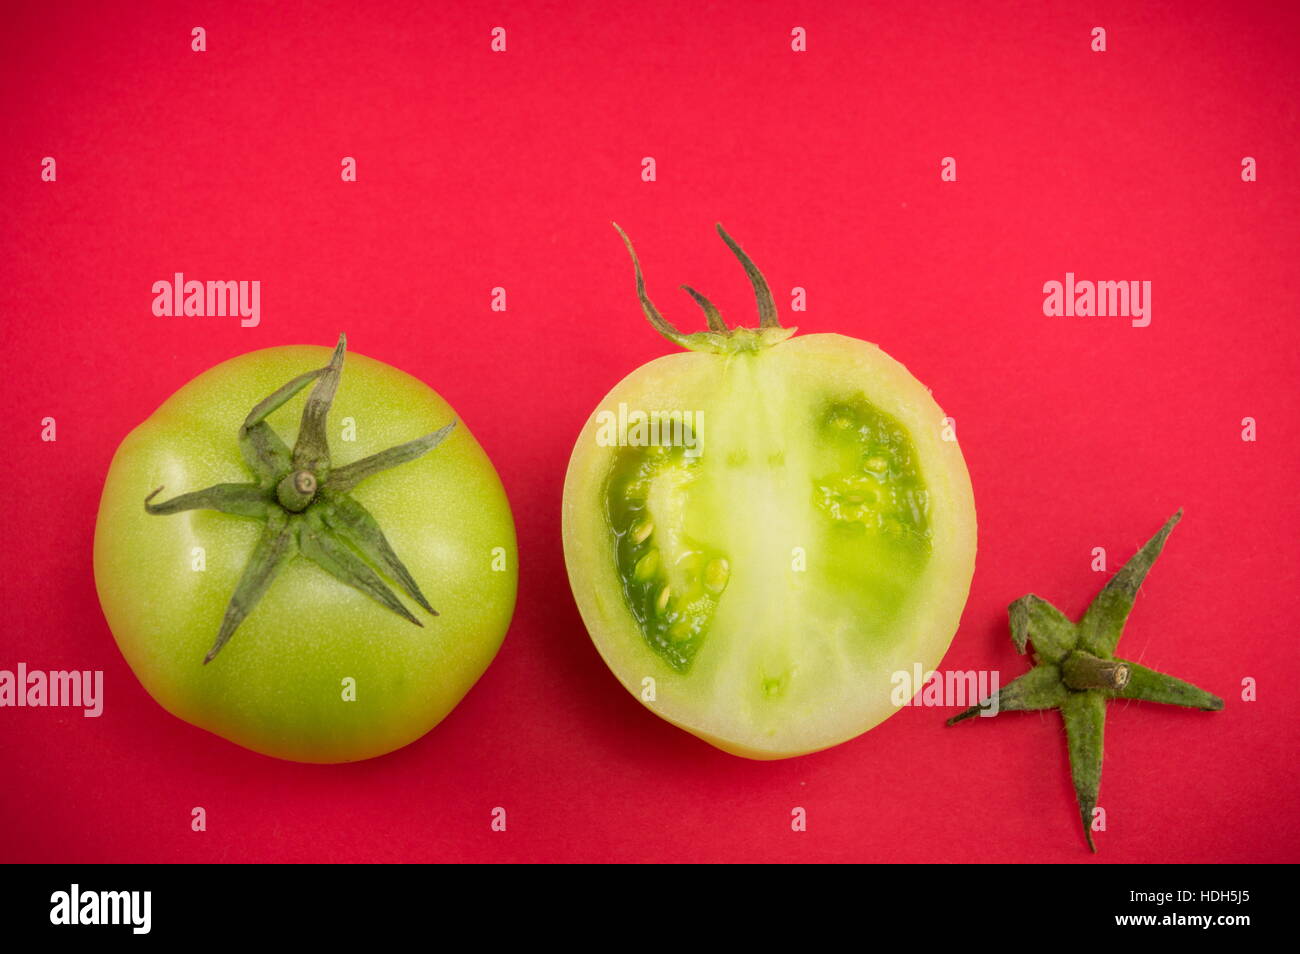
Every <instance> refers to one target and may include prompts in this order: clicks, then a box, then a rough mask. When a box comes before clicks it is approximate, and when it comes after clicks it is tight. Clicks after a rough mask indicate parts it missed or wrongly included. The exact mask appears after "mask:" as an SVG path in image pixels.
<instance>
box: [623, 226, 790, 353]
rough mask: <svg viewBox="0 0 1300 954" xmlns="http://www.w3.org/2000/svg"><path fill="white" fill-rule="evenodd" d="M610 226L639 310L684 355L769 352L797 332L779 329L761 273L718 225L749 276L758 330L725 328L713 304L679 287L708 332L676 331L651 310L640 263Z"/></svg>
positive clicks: (701, 296) (724, 239) (655, 309)
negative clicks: (622, 250)
mask: <svg viewBox="0 0 1300 954" xmlns="http://www.w3.org/2000/svg"><path fill="white" fill-rule="evenodd" d="M610 224H611V225H613V226H614V228H615V229H617V230H618V234H619V235H620V236H622V238H623V244H624V245H626V246H627V251H628V254H629V255H631V256H632V267H633V268H634V269H635V270H636V294H637V297H638V298H639V299H641V310H642V311H644V312H645V316H646V318H648V319H649V320H650V324H651V325H653V326H654V329H655V330H656V331H657V332H659V333H660V334H661V335H663V336H664V337H665V338H667V339H668V340H669V341H671V342H673V343H674V344H677V345H680V346H681V347H683V348H686V349H687V350H688V351H706V352H711V353H713V354H739V353H742V352H746V351H750V352H752V351H761V350H762V349H764V348H770V347H772V346H773V345H777V344H780V343H781V342H782V341H785V340H787V339H788V338H790V337H791V336H792V335H794V333H795V332H796V331H798V330H799V329H798V328H782V327H781V322H780V321H779V320H778V319H777V317H776V303H775V301H773V299H772V290H771V289H770V288H769V287H768V285H767V280H766V279H765V278H764V277H763V273H762V272H760V271H759V270H758V267H757V266H756V265H755V264H754V263H753V261H752V260H751V259H750V257H749V256H748V255H746V254H745V250H744V249H742V248H741V247H740V246H739V245H737V244H736V242H735V240H734V239H732V237H731V236H730V235H728V234H727V232H726V230H725V229H724V228H723V227H722V224H721V223H718V224H717V226H716V227H717V229H718V234H719V235H721V236H722V240H723V241H724V242H726V243H727V247H728V248H729V249H731V251H732V252H733V253H734V254H735V256H736V258H738V259H740V264H741V265H742V266H744V269H745V274H746V275H747V276H749V282H750V284H751V285H753V286H754V297H755V298H756V299H757V301H758V327H757V328H742V327H735V328H729V327H727V323H726V322H725V321H723V319H722V315H721V313H720V312H719V311H718V309H717V307H716V306H715V305H714V304H713V302H711V301H709V300H708V299H707V298H705V297H704V296H703V295H701V294H700V293H699V292H697V291H696V290H695V289H694V288H691V287H690V286H689V285H682V286H681V287H682V290H683V291H685V292H686V293H687V294H688V295H690V296H691V297H692V298H694V299H695V302H696V304H698V305H699V306H700V307H701V308H703V309H704V318H705V321H707V322H708V325H709V330H708V331H697V332H695V333H693V334H686V333H684V332H682V331H679V330H678V329H677V328H676V327H675V326H674V325H673V324H671V323H670V322H669V321H668V320H667V319H666V318H664V316H663V315H662V314H661V313H660V312H659V309H658V308H656V307H655V306H654V302H652V301H651V300H650V297H649V296H648V295H647V294H646V290H645V278H644V276H642V274H641V263H640V262H639V261H638V260H637V257H636V251H635V249H633V248H632V240H631V239H629V238H628V237H627V233H626V232H624V231H623V230H622V229H621V228H619V225H618V223H617V222H611V223H610Z"/></svg>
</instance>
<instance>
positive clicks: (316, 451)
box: [94, 336, 518, 762]
mask: <svg viewBox="0 0 1300 954" xmlns="http://www.w3.org/2000/svg"><path fill="white" fill-rule="evenodd" d="M345 349H346V342H345V339H344V338H343V337H342V336H340V339H339V343H338V347H336V348H335V349H334V350H333V352H332V353H331V351H330V350H329V349H327V348H319V347H279V348H268V349H265V350H262V351H254V352H251V353H249V354H245V355H242V356H240V357H237V358H234V359H232V360H230V361H226V362H225V363H223V364H220V365H217V366H216V367H214V368H212V369H210V370H208V371H206V372H205V373H203V374H201V375H199V376H198V377H197V378H195V379H194V380H192V381H190V382H189V383H188V384H186V385H185V386H184V387H182V388H181V389H180V390H179V391H177V392H176V393H175V394H173V395H172V396H171V397H170V398H168V399H167V401H166V402H165V403H164V404H163V405H162V406H161V407H160V408H159V409H158V410H157V411H156V412H155V413H154V414H153V415H152V416H150V417H149V418H148V420H146V421H145V422H144V423H143V424H141V425H140V426H139V427H137V428H136V429H135V430H133V431H132V432H131V433H130V434H129V435H127V437H126V439H125V440H123V441H122V444H121V446H120V447H119V448H118V449H117V453H116V455H115V456H114V458H113V462H112V465H111V467H110V469H109V473H108V477H107V479H106V481H105V484H104V492H103V496H102V499H101V502H100V508H99V517H98V520H97V522H96V526H95V553H94V563H95V584H96V587H97V589H98V591H99V599H100V603H101V605H102V607H103V609H104V615H105V617H106V618H107V620H108V624H109V627H110V629H111V630H112V632H113V635H114V637H115V638H116V640H117V643H118V646H119V647H120V648H121V650H122V654H123V655H124V656H125V657H126V661H127V663H128V664H129V665H130V667H131V669H132V670H133V671H134V672H135V674H136V676H137V677H138V678H139V680H140V682H141V683H142V684H143V685H144V687H145V689H146V690H148V692H149V694H150V695H151V696H153V698H154V699H156V700H157V701H158V702H159V703H160V704H161V705H162V706H163V707H164V708H165V709H167V710H168V711H170V712H172V713H173V714H175V715H177V716H179V717H180V718H182V719H184V720H185V721H187V722H190V723H193V724H194V725H196V726H199V727H201V728H204V729H207V730H209V731H211V732H214V733H216V734H218V735H220V736H223V737H225V738H227V739H230V740H231V741H233V742H236V743H238V744H239V745H242V746H245V747H247V748H249V749H253V750H254V751H257V752H261V753H264V754H267V755H272V756H276V757H279V758H284V759H292V760H294V761H301V762H348V761H354V760H358V759H365V758H370V757H372V756H377V755H382V754H384V753H385V752H390V751H392V750H394V749H397V748H399V747H401V746H404V745H406V744H407V743H409V742H412V741H413V740H415V739H418V738H419V737H420V736H422V735H424V734H425V733H426V732H428V731H429V729H431V728H433V726H434V725H436V724H437V723H438V722H439V721H441V720H442V719H443V717H444V716H446V715H447V714H448V713H449V712H450V711H451V710H452V709H453V708H454V707H455V706H456V704H457V703H458V702H459V701H460V700H461V698H462V697H463V696H464V695H465V693H466V692H468V691H469V688H470V687H471V686H472V685H473V684H474V683H475V681H477V679H478V678H479V676H481V675H482V674H483V672H484V670H485V669H486V668H487V666H488V664H489V663H490V662H491V661H492V659H493V657H494V656H495V655H496V652H497V650H498V649H499V648H500V646H501V642H502V640H503V639H504V637H505V633H506V629H507V627H508V625H509V623H510V617H511V614H512V612H513V610H514V604H515V592H516V585H517V580H518V568H517V563H516V552H515V530H514V521H513V519H512V516H511V513H510V506H509V504H508V502H507V500H506V495H505V491H504V489H503V488H502V486H501V481H500V480H499V478H498V477H497V474H496V471H495V470H494V469H493V467H492V464H491V462H490V461H489V460H488V457H487V455H486V454H485V453H484V451H483V449H482V447H480V446H479V444H478V442H477V441H475V439H474V437H473V435H471V434H470V432H469V430H468V429H467V428H466V427H465V424H464V422H462V421H459V420H457V416H456V414H455V412H454V411H453V410H452V408H451V406H450V405H448V404H447V402H446V401H444V400H443V399H442V398H441V397H439V396H438V395H437V394H436V393H434V391H432V390H431V389H430V388H429V387H427V386H426V385H424V384H423V383H421V382H420V381H418V380H417V379H415V378H413V377H411V376H410V375H407V374H405V373H403V372H401V371H399V370H397V369H396V368H393V367H391V366H389V365H387V364H383V363H381V362H379V361H375V360H372V359H370V358H366V357H363V356H361V355H357V354H346V355H345ZM345 357H346V362H345Z"/></svg>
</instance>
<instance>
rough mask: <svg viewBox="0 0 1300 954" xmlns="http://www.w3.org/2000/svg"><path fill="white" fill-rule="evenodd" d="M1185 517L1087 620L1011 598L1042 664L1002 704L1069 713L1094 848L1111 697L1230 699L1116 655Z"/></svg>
mask: <svg viewBox="0 0 1300 954" xmlns="http://www.w3.org/2000/svg"><path fill="white" fill-rule="evenodd" d="M1182 516H1183V512H1182V510H1179V511H1178V512H1177V513H1176V514H1174V515H1173V516H1172V517H1170V518H1169V520H1168V522H1166V523H1165V525H1164V526H1163V527H1161V528H1160V531H1159V532H1158V533H1157V534H1156V535H1155V536H1154V537H1152V538H1151V539H1150V540H1148V541H1147V543H1146V545H1145V546H1144V547H1142V549H1140V550H1139V551H1138V552H1137V553H1136V554H1135V555H1134V557H1133V559H1131V560H1129V561H1128V563H1126V564H1124V567H1123V568H1122V569H1121V570H1120V571H1119V572H1118V573H1116V574H1115V575H1114V576H1113V577H1112V578H1111V580H1110V582H1109V583H1107V584H1106V586H1105V587H1104V588H1103V589H1102V591H1101V592H1100V593H1098V594H1097V598H1096V599H1094V600H1093V601H1092V605H1091V606H1089V607H1088V611H1087V612H1086V613H1085V614H1084V616H1083V619H1081V620H1080V621H1079V622H1078V623H1072V622H1070V620H1068V619H1067V618H1066V617H1065V615H1064V614H1062V613H1061V611H1060V610H1058V609H1057V608H1056V607H1054V606H1053V605H1052V604H1051V603H1048V602H1047V601H1046V600H1044V599H1040V598H1039V597H1037V596H1034V595H1033V594H1032V593H1031V594H1030V595H1028V596H1023V597H1021V598H1020V599H1018V600H1016V601H1015V602H1014V603H1012V604H1011V606H1010V608H1009V610H1010V614H1011V642H1012V643H1014V644H1015V647H1016V652H1019V653H1024V651H1025V644H1026V642H1033V644H1034V659H1035V665H1034V668H1033V669H1031V670H1030V671H1029V672H1027V673H1026V674H1025V675H1023V676H1021V677H1020V678H1019V679H1016V680H1014V681H1012V682H1010V683H1008V684H1007V685H1005V686H1003V687H1002V689H1001V690H1000V691H999V692H998V698H997V711H998V712H999V713H1000V712H1016V711H1026V710H1033V709H1060V710H1061V716H1062V718H1064V720H1065V733H1066V740H1067V742H1068V745H1069V752H1070V774H1071V775H1072V776H1073V779H1074V792H1075V795H1076V796H1077V797H1078V800H1079V814H1080V817H1081V818H1082V819H1083V830H1084V834H1085V835H1086V836H1087V839H1088V847H1089V848H1091V849H1092V850H1093V851H1096V850H1097V846H1096V845H1095V844H1094V843H1093V840H1092V812H1093V809H1094V808H1096V806H1097V792H1098V791H1099V789H1100V788H1101V752H1102V735H1103V731H1104V729H1105V725H1106V703H1107V702H1109V701H1110V700H1111V699H1142V700H1145V701H1147V702H1167V703H1169V704H1171V705H1176V706H1187V707H1188V708H1192V709H1207V710H1219V709H1222V708H1223V700H1222V699H1220V698H1219V697H1218V696H1214V695H1211V694H1210V693H1208V692H1205V691H1204V690H1203V689H1198V688H1197V687H1196V686H1193V685H1192V684H1191V683H1188V682H1183V680H1181V679H1176V678H1174V677H1173V676H1166V675H1165V674H1164V673H1159V672H1156V671H1154V670H1152V669H1147V668H1146V667H1145V666H1139V665H1138V664H1137V663H1134V662H1128V661H1127V660H1124V659H1117V658H1115V645H1116V644H1117V643H1118V642H1119V637H1120V634H1121V633H1122V632H1123V631H1124V623H1125V621H1126V620H1127V619H1128V614H1129V612H1130V611H1131V610H1132V609H1133V601H1134V599H1135V598H1136V597H1137V592H1138V588H1139V587H1140V586H1141V585H1142V581H1143V580H1144V579H1145V578H1146V575H1147V572H1148V571H1149V570H1150V569H1151V565H1152V564H1153V563H1155V560H1156V557H1158V556H1159V555H1160V551H1161V550H1162V549H1163V548H1164V545H1165V540H1166V539H1167V538H1168V536H1169V532H1170V531H1171V530H1173V528H1174V524H1176V523H1177V522H1178V521H1179V520H1180V519H1181V518H1182ZM991 702H992V700H991V699H990V700H985V701H984V702H982V703H981V704H980V705H978V706H973V707H971V708H970V709H967V710H966V711H965V712H963V713H961V714H960V715H957V716H954V717H953V718H951V719H949V720H948V725H953V724H955V723H957V722H961V721H962V720H963V719H969V718H970V717H971V716H975V715H978V714H979V713H980V712H981V710H983V709H986V708H988V707H989V705H990V703H991Z"/></svg>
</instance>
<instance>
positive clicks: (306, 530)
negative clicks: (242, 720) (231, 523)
mask: <svg viewBox="0 0 1300 954" xmlns="http://www.w3.org/2000/svg"><path fill="white" fill-rule="evenodd" d="M346 349H347V338H346V336H344V335H339V343H338V345H337V347H335V349H334V354H333V356H332V357H331V358H330V363H329V364H328V365H327V366H326V367H324V368H320V369H318V370H316V371H308V372H307V373H306V374H300V375H298V377H296V378H294V379H293V380H292V381H290V382H289V383H287V384H285V385H284V386H283V387H281V388H280V389H278V390H277V391H276V392H275V393H274V394H271V395H270V396H268V397H267V398H265V399H264V400H262V401H260V402H259V403H258V404H257V406H255V407H254V408H253V409H252V410H251V411H250V412H249V413H248V417H246V418H245V419H244V423H243V425H242V426H241V427H240V428H239V438H238V440H239V450H240V453H241V454H242V455H243V458H244V462H245V463H246V464H247V465H248V468H249V470H251V471H252V472H253V475H254V477H255V478H256V479H255V480H254V481H253V482H251V483H245V484H216V485H215V486H212V487H208V488H207V489H206V490H196V491H193V492H191V493H187V494H181V495H180V496H179V497H173V498H172V499H171V500H168V501H165V502H163V503H158V504H155V503H152V501H153V498H154V497H156V496H157V495H158V494H159V493H160V492H161V491H162V489H163V488H162V487H159V488H158V489H157V490H155V491H154V492H153V493H151V494H150V495H149V496H148V497H146V498H145V502H144V508H145V510H146V511H148V512H149V513H151V514H156V515H161V514H172V513H179V512H180V511H182V510H216V511H219V512H221V513H228V514H233V515H235V516H238V517H250V518H253V519H256V520H261V521H262V522H263V523H265V524H266V527H265V529H264V530H263V532H262V536H261V537H260V538H259V540H258V542H257V545H256V546H255V547H254V548H253V553H252V555H251V556H250V557H249V561H248V564H247V565H246V566H245V567H244V573H243V575H242V576H241V577H240V580H239V583H238V584H237V585H236V587H235V592H234V593H233V594H232V595H231V597H230V603H229V604H228V605H227V607H226V614H225V617H224V618H223V619H222V621H221V628H220V629H219V630H218V632H217V638H216V641H215V642H214V643H213V644H212V648H211V649H210V650H209V651H208V654H207V656H206V657H205V658H204V660H203V662H204V663H205V664H207V663H210V662H211V661H212V660H213V659H214V658H215V657H216V655H217V653H219V652H220V651H221V647H223V646H224V645H225V644H226V643H227V642H229V640H230V637H231V636H232V635H234V632H235V629H236V628H238V626H239V624H240V623H241V622H243V620H244V618H245V617H246V616H248V614H249V613H251V612H252V611H253V607H255V606H256V605H257V602H258V600H260V599H261V598H262V595H263V594H264V593H265V592H266V591H267V590H268V589H269V588H270V586H271V583H272V581H273V580H274V579H275V576H276V574H277V573H278V572H279V571H280V569H281V567H283V566H284V565H285V563H286V562H288V560H289V559H291V558H292V557H293V556H294V555H295V554H299V555H301V556H303V557H306V558H307V559H308V560H310V561H312V562H313V563H315V564H316V565H317V566H319V567H320V568H321V569H323V570H324V571H325V572H326V573H329V574H330V575H331V576H333V577H335V578H336V579H337V580H339V581H340V582H342V583H346V584H347V585H348V586H351V587H354V588H356V589H358V590H360V591H361V592H362V593H365V594H366V595H367V596H369V597H371V598H372V599H373V600H375V601H376V602H378V603H381V604H383V605H384V606H385V607H387V608H388V609H390V610H392V611H393V612H394V613H396V614H398V615H399V616H401V617H403V618H405V619H408V620H410V621H411V622H412V623H414V624H415V625H416V626H422V625H424V624H423V623H421V622H420V621H419V620H418V619H416V618H415V616H414V614H412V613H411V612H410V610H408V609H407V608H406V606H405V605H404V604H403V603H402V601H401V600H400V599H398V597H397V595H396V594H395V593H393V591H392V590H391V589H390V588H389V586H388V584H387V583H385V582H384V580H383V579H382V578H381V577H380V575H379V572H377V571H381V572H383V573H384V574H386V575H387V576H388V578H389V579H391V580H392V581H393V582H395V583H396V584H397V585H398V587H400V588H401V590H402V592H404V593H405V594H406V595H407V596H409V597H410V598H411V599H413V600H415V602H416V603H418V604H419V605H420V607H421V608H423V609H424V610H425V612H427V613H429V614H430V615H433V616H437V615H438V614H437V613H436V612H435V611H434V609H433V607H432V606H430V605H429V601H428V600H426V599H425V598H424V594H423V593H421V592H420V588H419V586H418V585H416V582H415V580H414V579H413V578H412V577H411V574H410V572H409V571H408V570H407V569H406V566H405V565H404V564H403V563H402V561H401V560H400V559H398V557H397V554H396V553H394V552H393V548H392V547H391V546H390V545H389V543H388V540H387V538H386V537H385V536H384V533H383V530H381V529H380V527H379V524H378V522H376V520H375V518H374V517H373V516H371V514H370V511H368V510H366V508H365V507H363V506H362V505H361V504H360V503H358V502H357V501H356V500H354V499H353V498H352V497H351V496H350V493H349V492H350V491H351V490H352V488H354V487H355V486H356V485H357V484H359V483H360V482H361V481H362V480H364V479H365V478H367V477H369V476H371V475H372V474H377V473H380V472H381V471H385V470H389V469H390V468H393V467H396V466H398V465H399V464H404V463H406V462H407V461H411V460H415V459H416V458H417V457H419V456H421V455H422V454H425V453H427V452H428V451H430V450H432V449H433V448H435V447H437V446H438V444H440V443H441V442H442V440H443V438H445V437H446V436H447V435H448V434H449V433H450V432H451V430H452V428H453V427H455V426H456V422H455V421H452V422H451V423H450V424H448V425H446V426H445V427H442V428H440V429H438V430H437V431H435V432H433V433H432V434H426V435H425V436H424V437H420V438H417V439H416V440H413V441H409V442H408V443H405V444H399V445H398V446H396V447H390V448H389V449H388V450H385V451H381V452H379V453H378V454H372V455H371V456H369V457H365V458H362V459H361V460H358V461H353V462H352V463H350V464H346V465H344V466H342V467H337V468H334V467H331V464H330V451H329V441H328V440H327V438H326V431H325V420H326V417H327V415H328V414H329V409H330V405H331V404H333V402H334V395H335V392H337V391H338V386H339V378H340V377H341V375H342V372H343V355H344V351H345V350H346ZM309 384H314V385H315V386H314V387H313V388H312V390H311V393H310V394H309V395H308V396H307V403H306V406H305V407H304V408H303V412H302V422H301V424H300V425H299V429H298V440H297V442H296V443H295V444H294V447H293V450H292V451H290V450H289V448H288V447H286V446H285V444H284V442H283V441H282V440H280V437H279V435H277V434H276V433H275V431H274V430H272V429H271V425H270V424H268V423H267V421H266V419H267V417H269V416H270V415H271V414H272V413H273V412H274V411H276V410H278V409H279V408H280V407H282V406H283V405H284V404H286V403H287V402H288V401H289V400H290V399H291V398H293V397H294V396H295V395H296V394H297V393H298V392H299V391H301V390H303V389H304V388H305V387H307V385H309Z"/></svg>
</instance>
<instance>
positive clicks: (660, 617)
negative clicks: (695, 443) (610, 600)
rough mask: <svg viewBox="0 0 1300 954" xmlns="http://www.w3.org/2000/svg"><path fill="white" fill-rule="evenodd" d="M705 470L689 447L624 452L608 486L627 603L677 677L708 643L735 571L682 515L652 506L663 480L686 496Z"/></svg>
mask: <svg viewBox="0 0 1300 954" xmlns="http://www.w3.org/2000/svg"><path fill="white" fill-rule="evenodd" d="M690 444H691V442H690V441H689V440H688V441H685V442H684V446H690ZM701 466H702V465H701V458H699V457H694V458H691V457H687V456H686V455H685V453H684V450H683V447H682V446H673V447H666V446H656V447H628V448H621V449H620V450H619V451H618V452H617V456H616V457H615V460H614V466H613V467H612V468H611V471H610V476H609V478H608V479H607V481H606V484H605V506H606V515H607V517H608V518H609V526H610V528H611V530H612V536H613V547H614V555H615V560H616V564H617V570H618V575H619V579H620V581H621V583H622V589H623V597H624V600H625V601H626V604H627V607H628V610H629V611H630V612H631V614H632V616H633V618H634V619H635V620H636V621H637V625H638V627H639V628H640V630H641V635H642V636H643V637H644V638H645V640H646V643H647V645H649V647H650V648H651V649H652V650H653V651H654V652H655V653H657V654H658V655H659V656H660V657H661V658H663V660H664V661H665V662H666V663H668V665H669V666H671V667H672V668H673V669H674V670H676V671H677V672H686V671H687V670H688V669H689V668H690V665H691V661H692V660H693V659H694V657H695V655H696V653H698V652H699V650H700V647H701V646H702V645H703V643H704V640H705V637H706V635H707V632H708V628H709V623H710V622H711V621H712V619H713V616H714V613H715V612H716V610H717V608H718V601H719V599H720V598H721V596H722V593H723V591H724V590H725V589H726V586H727V579H728V577H729V575H730V564H729V563H728V561H727V560H726V559H725V556H724V554H722V553H720V552H718V551H717V550H716V549H714V548H713V547H710V546H709V545H707V544H705V543H703V542H702V541H698V540H695V539H693V538H692V537H691V536H690V535H689V534H688V533H686V530H685V527H684V526H683V525H682V522H683V518H682V516H681V514H680V513H676V512H668V513H656V512H653V509H652V501H653V500H656V499H659V498H658V494H659V491H657V490H655V486H656V481H663V480H667V481H671V483H672V487H673V493H674V494H681V493H686V492H687V488H688V487H689V485H690V483H691V482H692V481H693V480H694V479H695V478H696V476H697V475H698V473H699V470H698V468H699V467H701Z"/></svg>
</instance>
